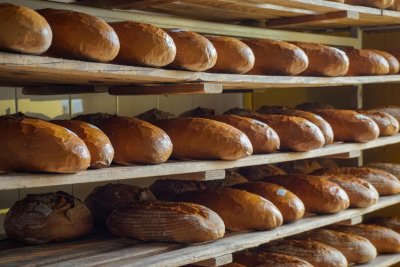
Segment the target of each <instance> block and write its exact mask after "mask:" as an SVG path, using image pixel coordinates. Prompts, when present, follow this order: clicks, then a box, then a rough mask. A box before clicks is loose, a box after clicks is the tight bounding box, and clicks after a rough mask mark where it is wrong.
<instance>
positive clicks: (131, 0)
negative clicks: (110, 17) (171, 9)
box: [105, 0, 176, 9]
mask: <svg viewBox="0 0 400 267" xmlns="http://www.w3.org/2000/svg"><path fill="white" fill-rule="evenodd" d="M172 2H176V0H105V3H106V5H107V6H108V7H109V8H117V9H146V8H149V7H152V6H157V5H162V4H167V3H172Z"/></svg>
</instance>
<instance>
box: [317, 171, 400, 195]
mask: <svg viewBox="0 0 400 267" xmlns="http://www.w3.org/2000/svg"><path fill="white" fill-rule="evenodd" d="M315 174H317V175H318V174H323V175H327V174H328V175H337V174H340V175H349V176H355V177H357V178H361V179H363V180H364V181H367V182H368V183H370V184H372V186H373V187H375V189H376V191H378V193H379V195H380V196H386V195H394V194H398V193H400V182H399V180H398V179H397V177H395V176H394V175H392V174H390V173H387V172H385V171H382V170H377V169H371V168H365V167H363V168H355V167H343V168H334V169H324V170H319V171H317V172H315Z"/></svg>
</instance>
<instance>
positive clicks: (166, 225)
mask: <svg viewBox="0 0 400 267" xmlns="http://www.w3.org/2000/svg"><path fill="white" fill-rule="evenodd" d="M107 227H108V229H109V230H110V231H111V233H113V234H114V235H117V236H120V237H130V238H135V239H139V240H142V241H167V242H181V243H199V242H206V241H212V240H215V239H219V238H221V237H223V236H224V233H225V227H224V222H223V221H222V220H221V218H220V217H219V216H218V215H217V214H216V213H215V212H213V211H212V210H210V209H207V208H206V207H203V206H200V205H196V204H190V203H175V202H158V201H150V202H142V203H135V204H132V205H130V206H129V207H128V208H117V209H114V211H113V212H112V213H111V214H110V216H109V217H108V219H107Z"/></svg>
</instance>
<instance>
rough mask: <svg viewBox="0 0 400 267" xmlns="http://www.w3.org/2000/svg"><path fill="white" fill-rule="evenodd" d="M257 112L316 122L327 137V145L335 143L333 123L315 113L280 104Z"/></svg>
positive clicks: (264, 107)
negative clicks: (280, 105)
mask: <svg viewBox="0 0 400 267" xmlns="http://www.w3.org/2000/svg"><path fill="white" fill-rule="evenodd" d="M257 113H260V114H279V115H288V116H295V117H300V118H303V119H306V120H308V121H309V122H311V123H313V124H315V125H316V126H317V127H318V128H319V129H320V130H321V132H322V133H323V135H324V138H325V145H329V144H332V143H333V130H332V127H331V125H330V124H329V123H328V122H327V121H326V120H324V119H323V118H322V117H321V116H319V115H316V114H314V113H311V112H307V111H303V110H297V109H291V108H285V107H278V106H262V107H261V108H259V109H258V110H257Z"/></svg>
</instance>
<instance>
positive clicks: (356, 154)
mask: <svg viewBox="0 0 400 267" xmlns="http://www.w3.org/2000/svg"><path fill="white" fill-rule="evenodd" d="M360 156H361V151H359V150H356V151H349V152H346V153H340V154H336V155H330V156H326V157H323V158H330V159H354V158H358V157H360Z"/></svg>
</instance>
